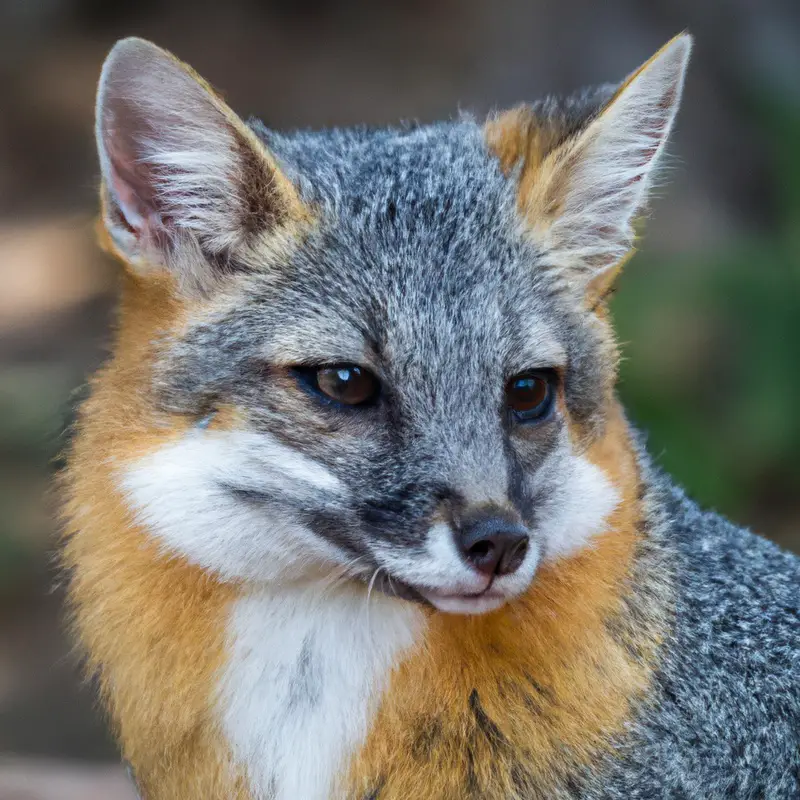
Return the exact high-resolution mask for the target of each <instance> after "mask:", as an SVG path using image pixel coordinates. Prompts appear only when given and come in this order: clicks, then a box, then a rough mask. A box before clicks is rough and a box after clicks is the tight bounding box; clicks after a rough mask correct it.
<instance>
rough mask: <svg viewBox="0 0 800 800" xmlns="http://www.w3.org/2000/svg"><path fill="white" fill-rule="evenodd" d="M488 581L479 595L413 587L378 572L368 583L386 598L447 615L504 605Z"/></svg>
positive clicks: (502, 597) (500, 594)
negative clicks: (394, 598) (405, 601)
mask: <svg viewBox="0 0 800 800" xmlns="http://www.w3.org/2000/svg"><path fill="white" fill-rule="evenodd" d="M493 583H494V581H490V582H489V584H488V585H487V586H486V588H485V589H483V590H481V591H480V592H446V591H442V590H441V589H434V588H431V587H427V586H413V585H411V584H409V583H406V582H405V581H402V580H399V579H398V578H395V577H394V576H393V575H390V574H389V573H388V572H386V571H384V570H379V571H378V572H377V573H376V574H375V575H373V577H372V579H371V580H370V586H371V587H372V588H373V589H377V590H379V591H381V592H382V593H384V594H386V595H388V596H389V597H397V598H400V599H402V600H408V601H410V602H412V603H419V604H420V605H423V606H427V607H428V608H434V609H436V610H437V611H443V612H445V613H448V614H486V613H488V612H489V611H495V610H496V609H498V608H500V607H501V606H503V605H505V603H506V602H508V600H509V597H508V595H506V594H505V593H503V592H502V591H500V590H499V589H497V588H496V587H494V586H493Z"/></svg>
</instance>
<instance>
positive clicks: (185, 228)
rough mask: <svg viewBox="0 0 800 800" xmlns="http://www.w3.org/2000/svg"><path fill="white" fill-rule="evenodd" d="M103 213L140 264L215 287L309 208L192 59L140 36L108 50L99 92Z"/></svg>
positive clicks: (126, 253) (187, 282) (120, 247)
mask: <svg viewBox="0 0 800 800" xmlns="http://www.w3.org/2000/svg"><path fill="white" fill-rule="evenodd" d="M96 134H97V147H98V151H99V156H100V166H101V170H102V179H103V206H104V208H103V219H104V223H105V226H106V229H107V231H108V234H109V236H110V238H111V242H112V244H113V248H114V249H115V250H117V251H118V253H119V254H120V255H121V256H122V257H123V258H124V259H125V260H126V261H127V262H128V263H129V264H130V265H131V266H132V267H133V269H134V270H137V271H140V272H145V271H148V270H153V269H156V270H159V269H166V270H169V271H170V272H172V273H173V275H174V276H175V277H176V279H177V280H178V282H179V284H180V285H181V286H183V287H187V288H188V287H191V288H200V289H208V288H209V287H210V285H212V284H213V282H214V281H215V280H216V279H218V278H219V277H220V275H221V274H222V273H225V272H231V271H235V270H238V269H249V268H250V267H251V266H253V263H252V262H253V260H254V259H253V255H254V253H255V244H256V242H257V241H258V240H259V239H260V238H261V237H263V236H270V235H274V234H275V233H276V232H277V231H278V230H279V229H280V228H282V227H284V226H285V225H286V224H287V223H288V222H289V221H290V220H292V219H297V218H298V217H299V216H301V215H302V208H301V204H300V201H299V199H298V197H297V195H296V193H295V191H294V189H293V187H292V185H291V184H290V183H289V181H288V180H286V179H285V178H284V177H283V175H282V174H281V173H280V171H279V170H278V167H277V165H276V163H275V161H274V159H273V158H272V156H271V155H270V154H269V152H268V151H267V149H266V148H265V147H264V145H262V143H261V142H260V141H259V140H258V139H257V138H256V136H255V135H254V134H253V133H252V131H250V129H249V128H247V126H246V125H245V124H244V123H243V122H242V121H241V120H240V119H239V118H238V117H237V116H236V115H235V114H234V113H233V112H232V111H231V110H230V109H229V108H228V107H227V106H226V105H225V103H223V102H222V100H220V98H219V97H218V96H217V95H216V94H214V92H213V91H212V90H211V89H210V87H209V86H208V85H207V84H205V83H204V82H203V81H202V80H201V79H200V78H199V77H198V76H197V75H195V74H194V73H193V72H192V71H191V69H190V68H189V67H187V66H186V65H184V64H182V63H181V62H179V61H178V60H177V59H175V58H174V57H173V56H171V55H170V54H169V53H167V52H166V51H164V50H161V49H160V48H158V47H156V46H155V45H153V44H151V43H150V42H146V41H144V40H142V39H123V40H122V41H120V42H118V43H117V44H116V45H115V46H114V48H113V49H112V50H111V52H110V53H109V55H108V58H107V59H106V62H105V64H104V65H103V71H102V75H101V78H100V86H99V89H98V95H97V116H96Z"/></svg>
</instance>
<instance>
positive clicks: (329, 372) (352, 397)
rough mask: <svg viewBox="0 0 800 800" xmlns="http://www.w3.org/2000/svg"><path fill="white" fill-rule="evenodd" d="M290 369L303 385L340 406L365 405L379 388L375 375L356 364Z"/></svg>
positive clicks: (371, 399)
mask: <svg viewBox="0 0 800 800" xmlns="http://www.w3.org/2000/svg"><path fill="white" fill-rule="evenodd" d="M293 371H294V373H295V375H296V376H297V378H298V379H299V380H300V382H301V384H302V385H303V387H304V388H306V389H308V390H310V391H311V392H312V393H313V394H314V395H317V396H318V397H320V399H323V400H325V401H327V402H333V403H338V404H340V405H343V406H363V405H369V404H370V403H373V402H374V401H375V400H376V399H377V397H378V394H379V392H380V383H379V382H378V379H377V378H376V377H375V376H374V375H373V374H372V373H371V372H370V371H369V370H368V369H364V367H359V366H358V365H357V364H330V365H324V366H321V367H295V369H294V370H293Z"/></svg>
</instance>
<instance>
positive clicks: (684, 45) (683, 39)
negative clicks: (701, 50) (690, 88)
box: [656, 31, 694, 67]
mask: <svg viewBox="0 0 800 800" xmlns="http://www.w3.org/2000/svg"><path fill="white" fill-rule="evenodd" d="M693 46H694V36H692V34H691V33H689V31H682V32H681V33H679V34H678V35H677V36H674V37H673V38H672V39H670V40H669V41H668V42H667V43H666V44H665V45H664V46H663V47H662V48H661V50H659V52H658V53H657V54H656V57H657V58H660V57H664V56H666V57H668V58H669V59H670V60H673V59H674V60H677V61H679V62H680V63H681V64H682V65H683V66H684V67H685V65H686V63H687V62H688V60H689V56H690V55H691V52H692V47H693Z"/></svg>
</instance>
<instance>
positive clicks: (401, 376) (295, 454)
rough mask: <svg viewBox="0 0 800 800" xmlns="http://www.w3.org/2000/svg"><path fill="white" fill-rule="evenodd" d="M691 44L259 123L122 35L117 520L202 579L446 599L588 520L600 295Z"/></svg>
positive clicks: (599, 398)
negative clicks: (390, 109) (454, 92)
mask: <svg viewBox="0 0 800 800" xmlns="http://www.w3.org/2000/svg"><path fill="white" fill-rule="evenodd" d="M690 46H691V42H690V39H689V37H688V36H686V35H682V36H679V37H677V38H676V39H674V40H672V41H671V42H670V43H669V44H667V45H666V46H665V47H664V48H663V49H662V50H661V51H659V52H658V53H657V54H656V55H655V56H654V57H653V58H652V59H650V61H648V62H647V63H646V64H645V65H644V66H643V67H641V68H640V69H639V70H638V71H637V72H635V73H634V74H633V75H632V76H630V77H629V78H628V79H627V80H626V81H625V82H624V83H622V84H621V85H620V86H618V87H603V88H600V89H597V90H593V91H589V92H585V93H583V94H581V95H579V96H576V97H571V98H568V99H565V100H555V99H548V100H546V101H544V102H540V103H538V104H534V105H530V106H522V107H519V108H517V109H513V110H511V111H509V112H506V113H502V114H498V115H495V116H493V117H491V118H490V119H489V120H488V121H486V122H485V123H478V122H476V121H474V120H472V119H462V120H459V121H455V122H451V123H444V124H438V125H429V126H428V125H425V126H412V127H405V128H398V129H383V130H367V129H353V130H334V131H326V132H319V133H316V132H300V133H292V134H282V133H275V132H272V131H269V130H267V129H265V128H264V127H263V126H262V125H261V124H260V123H258V122H251V123H248V124H245V123H244V122H242V121H241V120H240V119H239V118H238V117H237V116H236V115H235V114H234V113H233V112H232V111H231V110H230V109H229V108H228V107H227V105H226V104H225V103H224V102H223V101H222V100H221V99H220V97H219V96H218V95H217V94H215V93H214V92H213V91H212V90H211V89H210V88H209V86H208V85H206V84H205V83H204V82H203V81H202V80H201V79H200V78H198V76H196V75H195V74H194V73H193V72H192V71H191V70H190V69H189V68H188V67H186V66H185V65H183V64H181V63H180V62H178V61H177V60H176V59H174V58H173V57H172V56H171V55H169V54H168V53H166V52H164V51H162V50H160V49H158V48H157V47H155V46H154V45H151V44H149V43H147V42H144V41H141V40H137V39H127V40H124V41H122V42H120V43H118V44H117V45H116V46H115V47H114V49H113V50H112V52H111V54H110V55H109V57H108V59H107V61H106V63H105V66H104V69H103V73H102V78H101V83H100V88H99V93H98V101H97V143H98V148H99V155H100V164H101V169H102V198H103V222H104V227H105V230H106V231H107V235H108V236H107V241H108V244H109V246H110V247H111V248H112V249H113V250H114V251H115V252H116V254H117V255H118V256H120V257H121V258H122V259H123V260H124V262H125V264H126V273H127V275H128V279H127V284H126V289H125V292H126V293H127V294H128V295H129V296H137V295H138V296H139V298H140V301H139V302H138V304H137V303H134V304H132V305H131V304H128V310H127V311H126V310H125V308H126V306H125V300H124V299H123V318H122V321H121V326H120V332H119V334H118V337H119V338H118V342H117V346H116V351H115V359H114V361H115V362H117V364H118V365H119V366H118V369H120V370H122V371H124V372H125V374H126V375H133V376H137V377H135V378H132V379H131V383H130V386H131V388H130V392H133V393H135V394H136V395H137V397H138V398H139V400H140V401H141V403H142V405H143V407H144V408H145V409H146V413H145V414H144V415H142V414H140V413H137V415H136V416H137V418H136V420H135V421H134V420H132V419H129V418H126V417H125V415H122V414H120V415H119V418H118V419H117V420H116V422H115V424H114V426H112V427H114V428H115V429H114V430H112V431H110V432H108V447H109V461H108V463H109V464H110V468H111V469H112V470H113V471H114V475H115V478H116V480H117V481H118V485H119V487H120V491H121V492H122V494H123V496H124V497H125V501H126V503H127V505H128V507H129V508H130V511H131V513H132V515H133V516H134V517H135V519H136V520H137V522H138V523H139V524H141V525H142V526H143V528H144V529H146V530H147V532H148V534H149V535H151V536H152V537H154V539H155V540H156V541H157V542H159V544H160V545H161V546H162V547H163V548H164V550H165V552H166V553H168V554H170V555H174V556H178V557H183V558H185V559H187V560H188V561H189V562H191V563H193V564H196V565H199V566H201V567H202V568H203V569H205V570H207V571H209V572H211V573H213V574H214V575H215V576H217V577H218V578H219V579H220V580H223V581H235V582H244V583H258V584H273V585H274V584H283V583H288V582H298V581H311V580H325V579H331V576H337V577H341V578H343V579H344V578H346V579H348V580H354V581H360V582H362V583H363V584H364V585H365V586H370V587H372V586H374V587H377V588H380V589H383V590H384V591H386V592H388V593H390V594H397V595H399V596H400V597H403V598H406V599H410V600H416V601H418V602H423V603H426V604H429V605H432V606H434V607H436V608H438V609H440V610H444V611H454V612H465V613H476V612H481V611H486V610H490V609H492V608H495V607H497V606H499V605H501V604H502V603H504V602H505V601H507V600H508V599H510V598H513V597H514V596H516V595H519V594H520V593H522V592H524V591H525V590H526V589H527V587H528V586H529V584H530V583H531V581H532V580H533V579H534V576H535V572H536V569H537V566H538V565H539V564H540V563H542V561H543V560H547V559H551V560H552V559H558V558H561V557H563V556H565V555H567V554H569V553H570V552H572V551H574V550H575V549H578V548H580V547H582V546H583V545H584V544H585V543H586V542H588V541H589V540H590V539H591V537H592V536H594V535H596V534H598V533H599V532H601V531H602V530H603V529H604V526H605V525H606V523H607V519H608V517H609V514H610V513H611V512H612V510H613V509H614V507H615V505H616V504H617V502H618V500H619V493H618V490H617V488H616V487H615V486H614V483H613V481H612V479H611V478H610V476H609V475H608V474H606V473H605V472H604V471H603V470H602V469H601V468H600V467H599V466H598V465H596V464H594V463H592V461H591V460H590V459H588V458H587V451H588V449H589V448H590V447H591V445H592V443H593V442H595V441H597V440H598V438H599V437H601V436H603V432H604V428H605V426H606V423H607V420H608V415H609V413H610V411H609V409H611V408H612V406H613V404H614V382H615V374H616V362H617V351H616V346H615V342H614V337H613V333H612V331H611V328H610V325H609V322H608V320H607V315H606V313H605V306H604V298H605V296H606V294H607V292H608V290H609V289H610V287H611V285H612V282H613V279H614V277H615V276H616V274H617V273H618V272H619V270H620V266H621V264H622V263H623V262H624V261H625V259H626V257H627V255H628V254H629V253H630V251H631V249H632V245H633V232H632V222H633V220H634V219H635V218H636V217H637V215H639V214H640V213H641V212H642V210H643V208H644V206H645V202H646V198H647V192H648V188H649V186H650V185H651V183H652V175H653V170H654V168H655V167H656V165H657V164H658V161H659V158H660V156H661V154H662V151H663V149H664V144H665V141H666V139H667V136H668V134H669V131H670V128H671V127H672V124H673V120H674V117H675V113H676V110H677V106H678V102H679V99H680V94H681V87H682V83H683V76H684V71H685V68H686V64H687V60H688V56H689V51H690ZM156 296H157V297H159V298H161V300H160V301H159V303H157V304H154V303H152V302H151V301H150V300H148V299H141V298H152V297H156ZM162 301H163V302H162ZM156 306H157V307H156ZM131 309H133V310H131ZM145 316H146V318H147V321H145V320H144V317H145ZM139 317H141V319H140V318H139ZM134 342H137V344H134ZM112 363H113V362H112ZM143 416H144V418H143ZM134 428H135V429H136V430H137V431H139V432H140V433H137V434H136V435H135V436H134V438H136V436H138V437H139V439H138V440H137V441H134V443H133V444H134V447H133V448H132V449H130V448H129V449H128V450H126V455H124V456H122V455H120V454H119V453H117V452H115V451H114V450H113V448H114V441H116V440H117V438H119V437H124V436H125V435H126V434H125V433H124V431H125V430H128V431H130V430H133V429H134Z"/></svg>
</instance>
